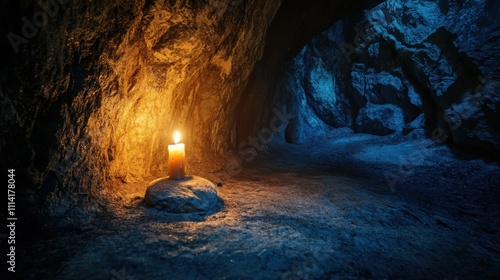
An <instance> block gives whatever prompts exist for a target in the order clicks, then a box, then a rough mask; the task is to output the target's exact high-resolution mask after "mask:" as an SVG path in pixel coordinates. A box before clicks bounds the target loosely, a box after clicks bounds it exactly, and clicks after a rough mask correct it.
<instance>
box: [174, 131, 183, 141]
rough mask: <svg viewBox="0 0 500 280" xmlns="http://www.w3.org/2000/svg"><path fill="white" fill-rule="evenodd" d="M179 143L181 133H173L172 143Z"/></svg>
mask: <svg viewBox="0 0 500 280" xmlns="http://www.w3.org/2000/svg"><path fill="white" fill-rule="evenodd" d="M179 141H181V133H180V132H179V131H176V132H174V142H175V144H177V143H179Z"/></svg>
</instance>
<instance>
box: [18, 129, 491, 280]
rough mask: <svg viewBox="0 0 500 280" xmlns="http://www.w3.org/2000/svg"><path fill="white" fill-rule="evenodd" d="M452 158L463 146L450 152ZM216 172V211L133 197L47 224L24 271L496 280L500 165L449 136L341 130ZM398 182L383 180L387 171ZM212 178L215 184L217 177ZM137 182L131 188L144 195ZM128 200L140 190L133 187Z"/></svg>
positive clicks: (54, 275)
mask: <svg viewBox="0 0 500 280" xmlns="http://www.w3.org/2000/svg"><path fill="white" fill-rule="evenodd" d="M458 156H460V155H458ZM207 176H208V177H210V178H209V179H211V180H215V181H221V183H222V186H221V187H218V192H219V195H220V196H221V198H222V199H223V200H224V208H223V210H222V211H221V212H218V213H215V214H212V215H209V216H207V217H203V216H200V215H192V214H191V215H176V214H166V213H164V212H161V211H159V210H155V209H151V208H148V207H146V206H145V204H144V203H143V201H142V199H140V198H137V197H135V196H136V195H135V194H131V195H130V197H132V198H131V199H129V200H128V202H126V203H125V204H123V205H120V206H117V208H116V210H115V211H114V212H113V213H112V214H109V215H104V216H103V217H102V218H101V219H99V220H98V221H95V222H94V223H93V224H92V226H91V227H90V228H88V229H86V230H74V231H70V230H68V231H66V232H65V231H61V230H58V231H54V232H52V233H51V234H50V235H45V237H44V238H43V240H40V241H39V242H37V244H36V246H34V248H33V250H31V251H29V252H28V253H26V256H24V257H25V258H28V259H30V258H31V259H32V261H31V267H32V269H31V270H30V271H29V272H27V271H25V272H24V274H23V272H21V275H23V278H24V279H116V280H124V279H460V280H461V279H494V278H497V279H498V277H500V247H499V244H500V236H499V235H500V231H499V220H498V217H499V216H500V193H499V192H500V191H499V189H498V187H499V186H500V166H499V164H498V163H495V162H487V161H484V160H482V159H477V158H467V159H464V158H461V159H458V158H457V157H456V155H455V156H454V155H453V152H452V151H451V150H450V149H449V148H448V147H446V146H444V145H436V144H434V143H433V142H432V141H431V140H429V139H427V140H411V139H410V140H409V139H407V138H406V137H404V136H386V137H380V136H372V135H364V134H352V133H350V132H349V131H346V130H336V131H332V132H330V133H329V134H327V135H325V136H324V137H322V138H319V139H314V140H311V141H310V142H308V143H305V144H299V145H290V144H281V145H277V146H275V147H273V148H272V149H271V150H270V151H267V152H260V154H259V156H258V157H257V158H256V159H255V160H253V161H252V162H250V163H248V164H246V165H245V166H244V167H243V169H242V171H241V173H240V174H238V175H236V176H227V175H224V173H223V172H217V171H216V172H212V173H210V174H209V175H207ZM387 176H389V179H390V180H394V178H393V176H397V179H396V180H397V181H396V182H395V184H394V185H393V186H390V185H389V184H388V181H387V178H386V177H387ZM215 183H216V184H217V183H218V182H215ZM146 184H147V182H144V184H136V185H135V187H133V188H130V189H134V191H135V192H136V193H138V194H141V193H143V192H144V190H145V189H140V187H139V188H138V187H137V186H144V188H145V186H146ZM134 197H135V198H134Z"/></svg>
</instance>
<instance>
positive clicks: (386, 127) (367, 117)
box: [356, 103, 405, 135]
mask: <svg viewBox="0 0 500 280" xmlns="http://www.w3.org/2000/svg"><path fill="white" fill-rule="evenodd" d="M404 124H405V123H404V116H403V110H402V109H401V108H400V107H398V106H396V105H393V104H385V105H378V104H371V103H368V104H367V106H366V107H364V108H362V109H361V110H360V111H359V115H358V117H357V118H356V131H358V132H362V133H370V134H376V135H388V134H391V133H394V132H401V131H402V129H403V126H404Z"/></svg>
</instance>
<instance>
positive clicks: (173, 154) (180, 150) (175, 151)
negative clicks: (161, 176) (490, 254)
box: [168, 131, 186, 180]
mask: <svg viewBox="0 0 500 280" xmlns="http://www.w3.org/2000/svg"><path fill="white" fill-rule="evenodd" d="M180 140H181V134H180V133H179V131H176V132H175V133H174V142H175V145H168V178H169V179H170V180H181V179H184V177H186V174H185V171H184V157H185V154H184V144H183V143H179V141H180Z"/></svg>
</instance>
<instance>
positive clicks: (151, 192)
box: [145, 176, 222, 213]
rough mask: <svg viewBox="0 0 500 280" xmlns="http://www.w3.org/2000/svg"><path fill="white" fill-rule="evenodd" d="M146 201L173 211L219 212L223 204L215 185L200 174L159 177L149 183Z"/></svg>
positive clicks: (151, 204) (150, 204)
mask: <svg viewBox="0 0 500 280" xmlns="http://www.w3.org/2000/svg"><path fill="white" fill-rule="evenodd" d="M145 202H146V204H147V205H149V206H151V207H157V208H159V209H162V210H165V211H167V212H171V213H195V212H202V213H207V212H217V211H219V210H220V209H221V206H222V200H221V199H220V198H219V196H218V195H217V188H216V187H215V185H214V184H213V183H212V182H210V181H208V180H206V179H204V178H201V177H198V176H188V177H186V178H185V179H183V180H169V179H168V178H161V179H157V180H155V181H153V182H151V183H150V184H149V186H148V188H147V190H146V196H145Z"/></svg>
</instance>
